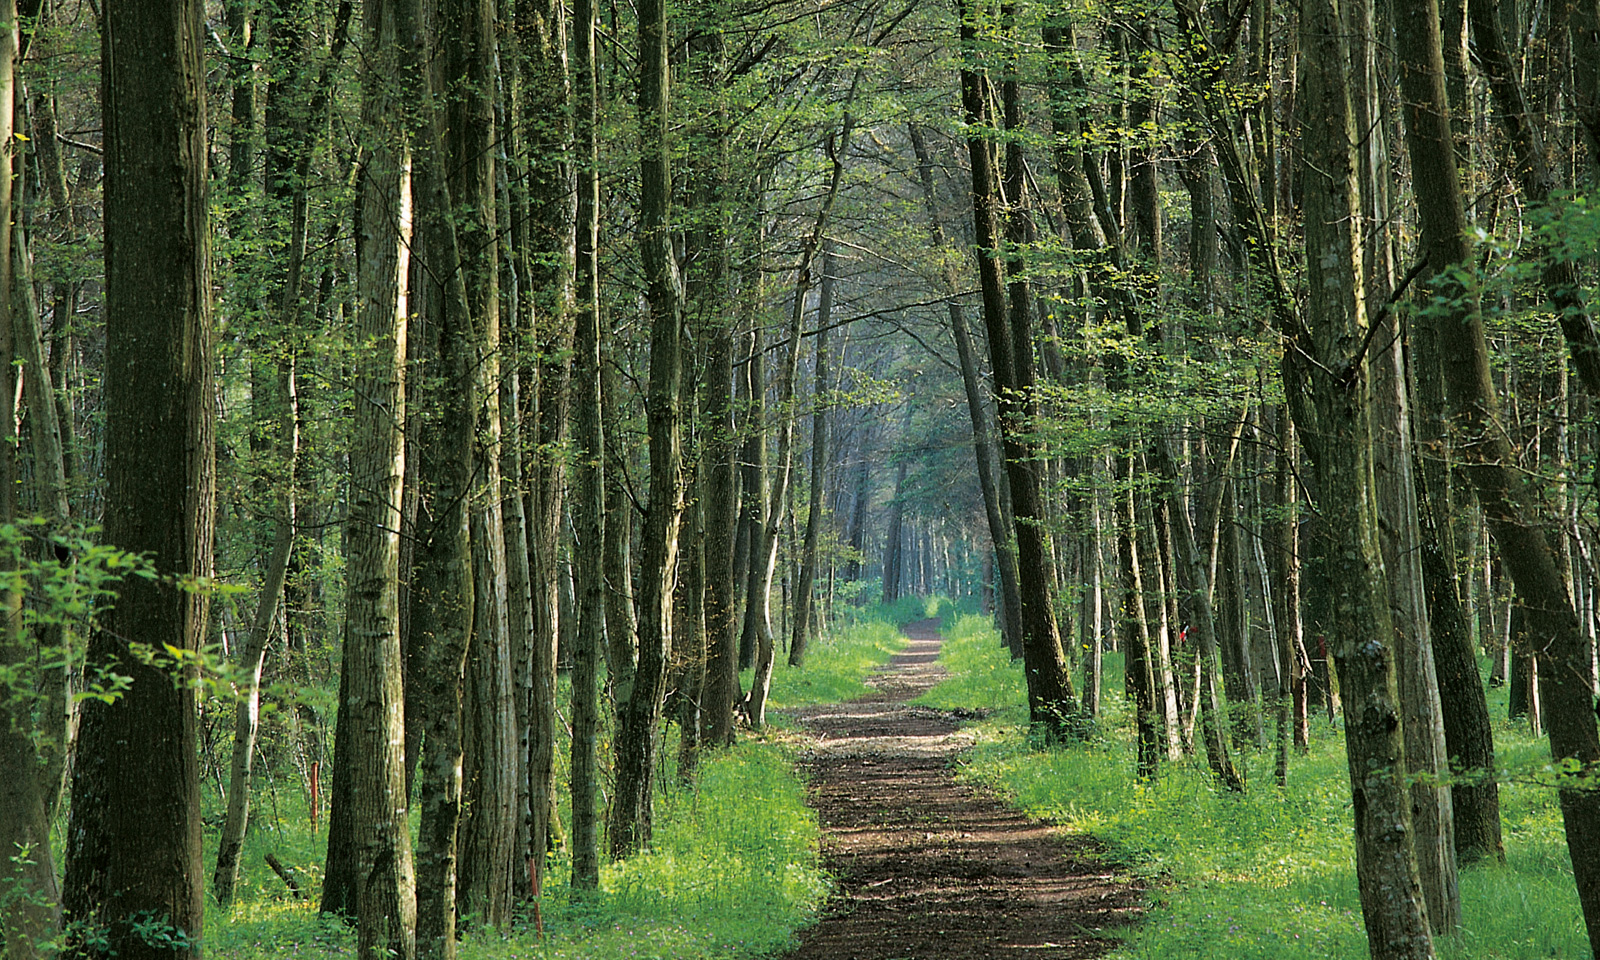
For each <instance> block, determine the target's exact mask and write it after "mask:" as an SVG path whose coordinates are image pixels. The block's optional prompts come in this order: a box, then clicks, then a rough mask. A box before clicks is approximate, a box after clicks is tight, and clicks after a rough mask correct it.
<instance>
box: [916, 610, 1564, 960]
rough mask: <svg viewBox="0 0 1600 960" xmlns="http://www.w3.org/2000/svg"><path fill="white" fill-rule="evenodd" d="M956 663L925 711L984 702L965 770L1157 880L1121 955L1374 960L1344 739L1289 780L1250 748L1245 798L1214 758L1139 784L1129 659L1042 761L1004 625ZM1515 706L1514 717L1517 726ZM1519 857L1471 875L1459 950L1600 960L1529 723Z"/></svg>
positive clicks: (1316, 743)
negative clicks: (1083, 736) (1081, 722)
mask: <svg viewBox="0 0 1600 960" xmlns="http://www.w3.org/2000/svg"><path fill="white" fill-rule="evenodd" d="M948 635H949V637H950V638H951V639H950V640H949V642H947V643H946V644H945V653H944V661H945V663H946V666H947V668H949V669H950V670H951V672H952V674H954V675H953V676H952V678H951V679H950V680H948V681H946V682H945V683H943V684H941V685H940V686H939V687H936V688H935V689H934V690H932V691H930V692H929V694H928V695H927V696H926V697H925V698H924V702H926V703H929V704H930V705H934V706H940V707H954V706H984V707H989V708H991V709H997V710H999V711H1000V712H998V713H997V714H996V715H994V716H993V717H991V718H990V719H989V720H988V721H986V722H985V723H984V724H982V725H981V727H980V740H979V743H978V744H977V746H976V747H975V748H974V749H973V750H972V751H971V753H970V754H969V755H968V756H967V757H966V758H965V760H964V763H963V769H962V774H961V775H962V776H963V777H965V778H967V779H970V780H975V781H979V782H982V783H985V784H988V785H990V786H991V787H993V788H994V789H996V790H997V791H998V792H1000V793H1001V794H1002V795H1004V796H1006V797H1007V798H1009V799H1010V800H1011V801H1012V802H1014V803H1015V804H1016V805H1017V806H1019V807H1021V808H1022V809H1025V810H1027V811H1028V812H1029V813H1032V814H1034V815H1035V816H1039V817H1041V818H1044V819H1047V820H1050V821H1053V822H1056V823H1059V824H1062V825H1063V826H1065V827H1068V828H1070V829H1072V830H1077V831H1082V832H1085V833H1090V834H1093V835H1094V836H1096V837H1098V838H1100V839H1101V840H1103V841H1105V842H1106V843H1108V844H1109V845H1110V847H1111V849H1112V856H1114V857H1115V858H1116V859H1118V860H1120V861H1121V862H1122V863H1123V864H1124V865H1126V866H1127V867H1129V868H1130V869H1133V870H1135V871H1137V872H1139V873H1141V874H1143V875H1145V876H1146V877H1148V878H1149V879H1150V880H1151V881H1152V882H1153V883H1154V884H1155V886H1154V887H1153V890H1152V900H1153V902H1152V905H1151V910H1150V912H1149V914H1148V916H1147V918H1146V920H1145V922H1144V923H1142V924H1141V925H1140V926H1139V927H1138V928H1136V929H1135V930H1134V931H1132V933H1131V934H1130V936H1129V938H1128V940H1127V941H1126V943H1125V944H1124V946H1123V947H1122V948H1121V950H1120V951H1119V952H1118V953H1117V954H1116V956H1118V957H1123V958H1140V960H1164V958H1178V957H1184V958H1189V957H1228V958H1240V960H1250V958H1262V960H1266V958H1272V960H1300V958H1305V960H1311V958H1318V960H1321V958H1327V957H1363V956H1366V955H1367V945H1366V935H1365V932H1364V930H1363V928H1362V924H1361V913H1360V903H1359V901H1358V899H1357V893H1356V884H1355V869H1354V853H1353V849H1352V843H1351V827H1350V799H1349V785H1348V773H1347V770H1346V765H1345V757H1344V743H1343V734H1342V731H1341V730H1340V729H1338V728H1337V727H1335V726H1332V725H1329V724H1327V723H1325V722H1324V723H1316V724H1315V725H1314V727H1313V731H1312V740H1313V746H1312V750H1311V752H1310V754H1308V755H1306V756H1298V755H1297V756H1293V757H1291V761H1290V768H1289V769H1290V772H1289V786H1288V789H1287V790H1281V789H1279V788H1278V787H1277V786H1276V785H1275V784H1274V783H1273V782H1272V780H1271V758H1270V756H1268V755H1266V754H1253V755H1247V756H1246V757H1244V758H1243V759H1244V760H1245V761H1246V762H1247V763H1248V764H1249V765H1250V766H1251V767H1252V768H1254V769H1253V770H1252V773H1253V778H1252V781H1251V783H1250V789H1249V792H1248V794H1247V795H1246V796H1244V797H1242V798H1241V797H1235V796H1231V795H1228V794H1227V793H1225V792H1223V791H1219V790H1217V789H1216V787H1215V786H1214V784H1213V783H1212V780H1211V777H1210V776H1209V774H1208V773H1207V772H1206V770H1205V767H1204V764H1203V763H1186V764H1177V765H1168V766H1164V767H1163V768H1162V771H1161V777H1160V779H1159V780H1158V781H1156V782H1155V783H1151V784H1145V783H1141V782H1139V781H1138V780H1136V779H1135V778H1134V777H1133V776H1132V770H1133V748H1132V743H1131V739H1130V735H1129V723H1128V721H1127V713H1126V710H1125V704H1124V702H1123V700H1122V697H1121V695H1120V692H1121V687H1122V677H1121V671H1120V667H1121V661H1120V658H1119V657H1115V656H1110V655H1108V656H1107V657H1106V679H1105V691H1106V697H1105V699H1106V704H1107V709H1106V712H1105V715H1104V716H1103V718H1102V723H1101V725H1100V728H1099V735H1098V737H1097V738H1096V739H1095V740H1093V741H1092V742H1090V743H1086V744H1082V745H1077V746H1072V747H1065V748H1059V749H1051V750H1047V751H1041V750H1039V749H1036V744H1034V743H1032V742H1030V740H1029V738H1028V736H1027V734H1026V730H1025V724H1026V719H1027V710H1026V703H1025V697H1024V692H1023V688H1022V676H1021V673H1020V670H1019V669H1018V667H1017V666H1016V665H1013V664H1011V663H1010V661H1009V657H1008V656H1007V654H1006V653H1005V651H1004V650H1002V649H1001V648H1000V646H999V641H998V639H997V638H996V637H995V635H994V633H993V632H992V631H991V630H989V629H987V626H986V625H985V624H984V623H983V622H982V621H978V620H976V619H975V618H963V619H962V620H959V621H957V622H956V623H955V624H954V626H953V628H952V630H951V631H950V632H949V634H948ZM1503 714H1504V711H1503V709H1502V710H1500V711H1499V712H1498V714H1497V715H1503ZM1496 738H1497V743H1498V745H1499V748H1500V755H1501V758H1502V760H1501V762H1502V765H1503V766H1504V767H1506V768H1507V769H1508V770H1509V771H1510V773H1509V774H1508V775H1507V780H1508V782H1506V783H1504V784H1503V785H1502V793H1501V797H1502V817H1503V820H1504V826H1505V832H1506V847H1507V864H1506V865H1505V866H1504V867H1500V866H1489V867H1478V868H1472V869H1468V870H1465V871H1463V873H1462V877H1461V896H1462V907H1463V913H1464V919H1463V924H1462V930H1461V932H1460V933H1459V934H1458V935H1457V936H1454V937H1451V938H1448V939H1443V940H1441V941H1440V942H1439V944H1438V947H1439V952H1440V955H1441V956H1442V957H1445V958H1451V960H1468V958H1473V960H1479V958H1507V960H1524V958H1526V960H1532V958H1535V957H1539V958H1548V957H1558V958H1574V960H1577V958H1584V957H1588V956H1590V952H1589V948H1588V942H1587V940H1586V938H1585V936H1584V931H1583V926H1582V921H1581V917H1580V914H1579V911H1578V904H1577V895H1576V893H1575V890H1574V887H1573V881H1572V871H1571V867H1570V864H1569V863H1568V860H1567V853H1566V846H1565V840H1564V838H1563V835H1562V831H1561V820H1560V814H1559V811H1558V810H1557V808H1556V803H1555V797H1554V795H1553V791H1551V790H1550V789H1549V788H1548V787H1547V786H1544V785H1543V784H1542V783H1541V782H1540V778H1541V777H1542V776H1543V777H1547V771H1546V769H1545V768H1546V767H1547V766H1548V762H1549V754H1548V748H1547V747H1546V746H1545V745H1544V744H1543V743H1542V742H1538V741H1535V740H1533V739H1532V738H1531V737H1529V736H1528V735H1527V733H1526V731H1525V730H1524V729H1519V728H1512V727H1510V726H1504V725H1503V726H1502V727H1501V728H1500V729H1497V731H1496Z"/></svg>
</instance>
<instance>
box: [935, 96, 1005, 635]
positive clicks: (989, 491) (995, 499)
mask: <svg viewBox="0 0 1600 960" xmlns="http://www.w3.org/2000/svg"><path fill="white" fill-rule="evenodd" d="M910 134H911V147H912V150H913V151H914V152H915V154H916V158H917V178H918V180H919V182H920V183H921V186H922V203H923V206H925V207H926V208H927V212H928V232H929V234H930V238H931V239H932V241H933V246H934V249H935V250H943V249H944V248H945V245H946V243H945V235H944V226H943V224H941V223H940V222H939V214H938V203H937V198H936V195H935V192H934V183H933V161H932V158H931V157H930V156H929V153H928V145H927V139H926V137H925V136H924V135H923V132H922V127H921V126H919V125H917V124H912V125H911V129H910ZM944 287H945V295H946V296H948V297H949V298H950V299H949V306H948V308H947V309H948V312H949V317H950V334H951V337H952V338H953V339H954V340H955V342H956V358H957V361H958V362H959V363H960V365H961V385H962V388H963V391H964V393H965V394H966V398H967V418H968V419H969V420H970V421H971V422H972V454H973V460H974V462H975V463H976V465H977V468H978V488H979V490H980V491H981V492H982V493H983V510H984V516H985V518H986V519H987V520H988V521H989V538H990V540H991V541H992V542H993V544H994V555H995V563H996V565H997V566H998V568H999V574H1000V603H1001V611H1000V616H999V617H998V618H997V619H998V621H999V623H1000V630H1001V633H1002V634H1003V635H1004V636H1005V640H1006V646H1008V647H1010V648H1011V649H1013V650H1020V649H1021V642H1020V639H1019V638H1018V637H1017V636H1016V635H1015V634H1016V630H1017V625H1018V624H1020V623H1021V622H1022V595H1021V594H1020V593H1019V592H1018V589H1017V577H1018V575H1017V554H1016V546H1015V544H1014V542H1013V539H1012V535H1011V531H1010V529H1009V528H1008V526H1007V524H1006V518H1005V512H1004V510H1003V509H1002V507H1001V502H1000V490H999V484H998V482H997V481H996V478H995V475H994V473H995V471H994V464H995V450H994V429H993V425H992V424H991V423H990V418H989V406H988V403H987V402H986V400H985V394H984V384H983V378H982V373H981V371H980V369H979V366H978V363H979V361H978V353H977V350H976V348H974V346H973V344H972V331H971V329H970V328H969V327H968V325H967V315H966V311H964V310H963V309H962V308H961V303H960V301H958V300H957V299H956V294H957V293H958V292H959V291H960V284H959V282H958V279H957V276H956V267H955V261H953V260H950V259H948V258H946V259H945V267H944Z"/></svg>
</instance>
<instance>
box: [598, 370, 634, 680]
mask: <svg viewBox="0 0 1600 960" xmlns="http://www.w3.org/2000/svg"><path fill="white" fill-rule="evenodd" d="M617 363H618V360H617V358H616V357H615V356H607V350H606V346H605V344H604V343H602V344H601V346H600V404H601V410H602V411H603V413H602V416H601V424H600V427H601V430H602V432H603V433H604V447H605V452H606V457H607V459H608V465H607V466H606V469H605V471H604V473H605V499H606V525H605V545H604V551H605V552H604V557H603V558H602V559H603V560H604V569H605V581H606V662H607V665H608V666H609V668H610V671H611V695H612V697H613V699H614V700H615V702H616V704H617V705H620V704H622V703H624V702H626V701H627V699H628V697H629V696H630V695H631V693H632V690H633V671H634V669H635V667H636V666H637V664H638V660H639V626H638V622H637V619H636V616H635V613H634V609H635V608H634V602H633V559H632V552H633V551H632V545H633V514H634V507H633V500H632V498H631V497H630V496H629V493H628V487H627V484H626V482H625V481H626V473H627V470H628V466H629V458H628V454H627V450H628V449H629V448H628V447H626V446H625V445H624V444H625V437H626V434H625V433H623V431H622V426H621V422H620V421H621V410H620V409H619V405H620V404H621V396H620V394H621V391H622V387H621V384H620V383H619V380H620V379H621V378H620V377H619V375H618V372H617Z"/></svg>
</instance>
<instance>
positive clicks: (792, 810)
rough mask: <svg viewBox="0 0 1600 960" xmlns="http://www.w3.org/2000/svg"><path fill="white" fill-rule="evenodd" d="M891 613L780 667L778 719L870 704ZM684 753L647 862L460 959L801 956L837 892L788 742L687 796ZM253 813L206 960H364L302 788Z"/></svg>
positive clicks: (554, 871) (494, 935) (708, 777)
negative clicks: (322, 909)
mask: <svg viewBox="0 0 1600 960" xmlns="http://www.w3.org/2000/svg"><path fill="white" fill-rule="evenodd" d="M946 603H947V602H946ZM918 609H919V610H921V609H926V607H925V606H924V607H919V608H918ZM882 613H883V616H884V617H885V618H886V619H873V618H870V617H867V616H856V617H854V618H852V622H849V623H847V624H844V625H842V626H841V627H840V628H839V629H838V630H836V631H832V632H830V633H829V634H828V635H826V636H824V637H822V638H820V639H818V640H816V641H814V643H813V646H812V648H811V650H810V653H809V655H808V657H807V658H806V663H805V666H804V667H803V668H799V669H796V668H792V667H789V666H788V665H787V663H783V662H780V663H779V664H778V665H777V668H776V669H775V671H774V675H773V685H772V703H773V705H774V706H777V707H794V706H803V705H807V704H813V703H827V702H833V701H837V700H843V699H849V698H850V697H853V696H858V695H860V694H862V693H865V692H866V691H867V688H866V686H865V685H864V684H863V682H862V681H863V680H864V679H865V677H866V676H867V675H868V674H869V673H871V672H872V671H873V670H874V669H876V668H877V667H879V666H881V665H882V664H884V663H886V662H887V661H888V660H889V658H890V657H892V656H893V655H894V653H895V652H896V651H897V650H899V649H900V648H901V646H903V640H902V638H901V637H900V633H899V630H898V629H896V628H895V627H894V625H893V622H895V621H892V620H890V619H887V618H890V617H893V616H895V615H896V614H903V613H904V611H899V610H898V609H894V610H885V611H883V612H882ZM912 613H916V611H912ZM920 615H927V614H920ZM903 619H918V616H903ZM746 684H748V675H747V676H746ZM564 687H565V685H564V684H563V693H562V701H561V702H562V703H563V710H564V709H565V706H564V705H565V703H566V702H567V700H566V693H565V689H564ZM608 746H609V743H604V744H603V749H605V748H607V747H608ZM676 748H677V744H676V728H670V729H669V734H668V737H667V739H666V740H664V741H663V744H662V750H661V755H662V756H663V758H664V759H665V761H666V763H667V769H666V770H664V771H663V776H662V777H661V778H660V779H659V781H658V788H657V795H656V815H655V836H654V841H653V843H652V847H651V849H650V850H649V851H648V852H647V853H645V854H642V855H640V856H637V857H633V858H631V859H629V860H626V861H623V862H621V863H615V864H609V865H607V866H606V867H605V868H604V869H603V872H602V877H601V890H600V893H599V895H598V896H595V897H591V898H589V899H587V900H580V899H578V898H575V897H574V896H572V891H571V889H570V888H569V887H568V885H567V878H568V876H569V875H570V871H571V864H570V863H569V862H567V861H565V860H563V859H556V860H552V862H551V864H550V867H549V870H548V873H547V877H548V878H549V879H548V880H547V883H546V887H545V891H544V892H545V898H544V903H543V915H544V916H543V919H544V925H545V936H544V937H543V938H542V939H541V938H539V937H538V936H537V935H536V933H535V932H534V930H533V929H532V927H531V917H529V918H524V922H520V923H518V924H517V925H516V926H515V927H514V928H513V929H511V930H509V931H506V932H504V933H498V932H495V931H488V930H475V931H471V932H469V933H468V935H467V937H466V939H465V940H464V941H463V942H462V944H461V956H462V958H463V960H500V958H505V960H511V958H518V960H525V958H549V960H578V958H583V960H612V958H629V960H636V958H675V960H698V958H710V957H718V958H737V957H759V956H767V955H770V954H773V953H776V952H779V951H781V950H782V949H784V948H785V947H786V946H787V945H788V944H789V943H791V942H792V940H793V937H794V934H795V931H796V930H797V929H799V928H801V927H803V926H805V925H806V924H807V923H809V922H811V920H812V918H813V917H814V916H815V914H816V910H817V908H818V906H819V905H820V903H821V901H822V898H823V897H824V896H825V894H826V892H827V879H826V877H825V876H824V875H823V873H822V871H821V868H820V863H819V859H818V854H817V839H818V828H817V823H816V817H815V815H814V814H813V813H812V811H810V810H809V809H807V808H806V806H805V802H804V801H805V789H804V785H803V784H802V783H801V782H800V780H799V779H798V777H797V776H796V775H795V772H794V765H793V758H792V755H791V754H792V748H791V745H790V743H789V742H788V739H787V738H786V737H785V736H784V735H783V734H781V733H777V734H774V735H772V736H767V737H758V736H750V735H746V736H744V737H743V738H742V741H741V743H740V744H739V745H738V746H737V747H735V748H734V749H732V750H730V751H727V752H723V753H715V754H710V755H707V757H706V758H705V760H704V761H703V762H702V765H701V768H700V775H699V779H698V782H697V784H696V785H695V786H694V787H692V788H689V787H683V786H680V785H678V784H677V778H676V770H675V760H676ZM569 755H570V754H569V745H568V744H567V743H565V742H562V743H559V744H557V757H558V758H559V759H558V771H557V775H558V778H560V779H561V781H562V785H561V789H562V792H563V793H565V778H566V770H565V764H566V761H567V758H568V757H569ZM211 800H212V803H211V804H209V806H212V807H216V809H208V817H207V821H206V822H207V824H208V828H209V829H208V830H207V841H208V843H207V853H206V864H207V867H208V869H209V867H210V866H211V865H212V864H213V863H214V858H215V853H214V844H215V840H216V836H215V835H216V829H217V828H218V827H219V826H220V821H221V817H220V806H217V804H216V802H215V795H214V794H212V796H211ZM255 811H256V813H255V817H254V821H253V823H252V825H251V831H250V836H249V838H248V840H247V842H246V847H245V852H244V856H243V858H242V866H243V870H242V875H241V877H240V884H239V888H238V890H239V894H238V899H237V900H236V901H235V904H234V905H233V907H232V908H231V909H230V910H227V911H224V910H222V909H220V908H218V907H216V906H215V904H212V905H211V908H210V909H209V910H208V911H207V918H206V947H207V950H206V952H207V955H208V956H212V957H225V958H230V960H267V958H276V957H280V956H286V955H294V956H301V957H308V958H324V957H326V958H332V957H339V956H349V955H350V954H352V953H353V952H354V937H353V935H352V934H351V932H350V930H349V929H348V928H347V927H345V926H344V925H343V924H341V923H339V922H337V921H333V920H329V919H327V918H323V917H319V916H318V915H317V913H316V908H315V903H314V899H315V897H316V895H317V894H318V893H319V892H320V890H321V876H320V873H319V871H318V869H317V867H316V866H315V865H317V864H320V862H321V859H322V854H323V847H324V845H325V843H326V840H325V838H324V837H319V836H316V835H314V834H312V832H311V831H310V829H309V823H308V820H307V815H306V806H305V801H304V796H303V793H302V792H301V789H300V785H299V783H298V782H297V781H290V780H282V779H280V780H273V779H272V778H270V777H263V778H261V779H260V780H259V781H258V784H257V799H256V805H255ZM561 817H562V822H563V823H566V822H570V811H569V810H567V809H565V808H563V809H562V810H561ZM268 853H271V854H275V855H276V856H277V857H278V858H279V859H280V860H281V861H282V862H284V863H285V864H288V865H290V866H291V868H292V869H294V871H295V875H296V879H297V881H298V882H299V883H300V885H301V887H302V889H304V890H305V891H306V892H308V893H309V894H310V895H311V896H312V898H313V902H311V903H307V902H303V901H296V900H294V899H292V898H291V897H290V896H289V895H288V891H287V888H286V887H285V885H284V883H283V881H282V880H280V879H279V878H278V877H277V876H275V875H274V874H273V873H272V872H271V871H270V870H269V869H268V868H267V866H266V865H265V861H264V857H265V855H266V854H268Z"/></svg>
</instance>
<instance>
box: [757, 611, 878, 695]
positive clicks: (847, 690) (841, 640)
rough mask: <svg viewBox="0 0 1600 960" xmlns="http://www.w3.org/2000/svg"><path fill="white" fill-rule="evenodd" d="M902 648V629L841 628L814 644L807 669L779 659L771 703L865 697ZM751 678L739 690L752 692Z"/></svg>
mask: <svg viewBox="0 0 1600 960" xmlns="http://www.w3.org/2000/svg"><path fill="white" fill-rule="evenodd" d="M904 646H905V638H904V637H902V636H901V635H900V630H899V629H898V628H897V627H896V626H895V625H894V623H892V622H889V621H886V620H868V619H861V620H857V621H856V622H854V623H850V624H848V625H845V626H842V627H840V628H839V629H838V630H837V631H834V632H831V633H828V634H825V635H823V636H821V637H817V638H815V639H813V640H812V641H811V644H810V646H809V647H808V648H807V649H806V656H805V664H804V666H801V667H798V668H797V667H791V666H789V661H788V659H787V657H785V656H783V655H781V654H780V655H779V657H778V661H777V663H775V664H773V668H772V690H771V692H770V693H769V694H768V699H767V703H768V705H769V706H771V707H773V708H776V709H780V710H781V709H783V708H785V707H806V706H811V705H812V704H818V703H839V702H841V701H844V700H852V699H854V698H856V697H864V696H866V695H867V694H868V693H870V692H871V691H870V690H869V689H868V687H867V685H866V683H865V680H866V678H867V676H868V675H869V674H871V673H872V672H873V671H874V670H877V669H878V668H879V667H881V666H883V665H884V664H886V663H888V662H889V658H891V657H893V656H894V655H895V654H896V653H898V652H899V651H900V650H901V649H902V648H903V647H904ZM752 674H753V671H750V670H746V671H744V672H742V673H741V674H740V676H739V682H740V689H743V690H749V689H750V678H751V676H752Z"/></svg>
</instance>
